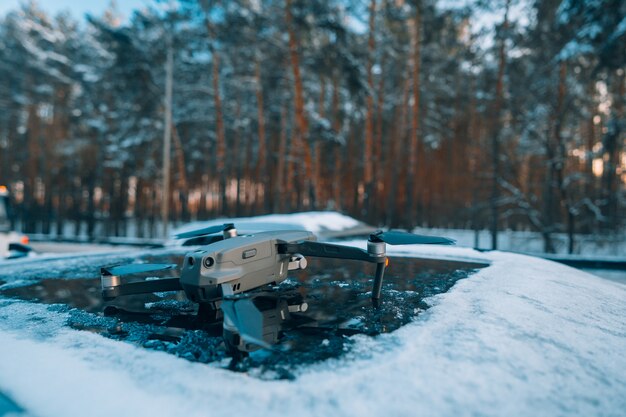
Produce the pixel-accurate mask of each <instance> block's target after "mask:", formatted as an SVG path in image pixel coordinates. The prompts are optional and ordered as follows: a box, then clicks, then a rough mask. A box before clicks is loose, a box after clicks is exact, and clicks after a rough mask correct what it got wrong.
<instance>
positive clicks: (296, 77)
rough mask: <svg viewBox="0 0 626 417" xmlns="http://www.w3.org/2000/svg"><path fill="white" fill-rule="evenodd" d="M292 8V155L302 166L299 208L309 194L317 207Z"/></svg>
mask: <svg viewBox="0 0 626 417" xmlns="http://www.w3.org/2000/svg"><path fill="white" fill-rule="evenodd" d="M291 8H292V3H291V0H286V7H285V20H286V23H287V30H288V34H289V57H290V61H291V69H292V71H293V81H294V98H295V116H296V123H295V125H296V129H295V132H294V135H293V141H292V143H291V149H290V155H291V158H292V161H298V162H300V165H299V166H298V167H295V170H294V174H296V178H297V181H296V185H297V187H296V192H297V194H298V195H299V196H300V198H299V201H298V206H301V204H302V199H303V198H304V193H307V192H308V194H309V206H315V204H316V202H315V188H316V187H317V184H316V183H315V178H313V175H312V174H313V172H312V169H311V168H312V167H311V165H312V163H311V147H310V145H309V143H308V141H307V134H308V122H307V119H306V115H305V113H304V94H303V87H302V76H301V74H300V52H299V51H300V49H299V45H298V40H297V38H296V33H295V28H294V25H293V16H292V12H291ZM292 163H293V162H292ZM290 171H291V170H290Z"/></svg>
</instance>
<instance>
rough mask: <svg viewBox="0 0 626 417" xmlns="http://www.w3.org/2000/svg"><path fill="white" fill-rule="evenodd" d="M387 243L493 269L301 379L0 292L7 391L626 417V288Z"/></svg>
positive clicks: (122, 399)
mask: <svg viewBox="0 0 626 417" xmlns="http://www.w3.org/2000/svg"><path fill="white" fill-rule="evenodd" d="M359 244H361V243H359ZM389 252H390V254H403V255H404V256H420V257H423V256H431V257H443V258H448V259H465V260H472V261H483V262H491V266H489V267H487V268H484V269H482V270H480V271H479V272H478V273H476V274H475V275H473V276H472V277H470V278H469V279H465V280H461V281H458V282H457V283H456V285H455V286H454V287H453V288H452V289H451V290H450V291H448V292H447V293H444V294H441V295H438V296H435V297H433V298H431V299H430V300H429V301H430V302H431V304H432V305H433V306H432V307H431V308H430V309H429V310H427V311H426V312H425V313H424V314H421V315H420V316H418V317H417V319H416V320H415V321H414V322H412V323H410V324H408V325H406V326H404V327H402V328H400V329H399V330H397V331H395V332H393V333H390V334H383V335H380V336H378V337H375V338H372V337H368V336H353V337H354V338H355V343H354V345H353V348H352V349H351V350H350V351H349V352H348V353H347V354H346V355H344V356H342V357H341V358H338V359H331V360H327V361H324V362H322V363H318V364H314V365H312V366H309V367H306V368H304V369H303V370H302V371H301V372H300V373H299V374H298V375H297V377H296V379H295V380H293V381H284V380H281V381H274V380H272V381H267V380H261V379H258V378H256V377H253V376H251V375H247V374H241V373H233V372H230V371H228V370H226V369H224V368H223V366H221V365H220V364H209V365H206V364H202V363H192V362H189V361H187V360H185V359H182V358H178V357H176V356H173V355H169V354H166V353H163V352H156V351H151V350H146V349H142V348H140V347H136V346H134V345H132V344H129V343H124V342H118V341H115V340H110V339H107V338H104V337H101V336H99V335H97V334H93V333H89V332H85V331H77V330H73V329H70V328H68V327H67V326H65V321H66V320H67V314H68V313H67V312H63V311H61V312H59V311H57V310H58V309H57V310H55V309H54V308H52V307H50V306H45V305H41V304H33V303H29V302H24V301H16V300H7V299H0V392H3V393H4V394H6V395H7V396H8V397H10V398H12V399H13V400H14V401H15V402H16V403H17V404H19V405H20V406H21V407H23V408H25V409H26V410H27V411H28V412H29V413H32V414H33V415H37V416H42V417H43V416H55V417H56V416H65V417H71V416H84V415H91V416H112V415H115V416H133V417H136V416H143V415H145V416H151V417H156V416H172V415H185V416H204V415H216V416H217V415H254V416H265V415H267V416H270V415H272V416H273V415H276V414H285V413H289V414H294V415H297V416H299V417H302V416H309V415H310V416H320V415H331V416H339V415H350V416H352V415H360V416H375V415H389V416H416V415H437V416H463V415H494V416H502V415H518V416H519V415H522V416H523V415H528V416H531V415H532V416H537V415H539V416H542V415H545V416H559V415H567V416H572V415H580V416H590V415H593V416H599V415H605V416H620V415H624V414H623V413H624V410H626V396H625V395H624V393H626V355H624V352H626V319H625V317H626V286H623V285H620V284H616V283H613V282H609V281H605V280H602V279H600V278H597V277H594V276H592V275H589V274H586V273H584V272H580V271H577V270H574V269H572V268H569V267H566V266H562V265H559V264H555V263H552V262H549V261H544V260H540V259H537V258H532V257H527V256H521V255H513V254H508V253H502V252H488V253H481V252H477V251H473V250H471V249H463V248H449V247H448V248H443V247H422V246H418V247H412V248H411V249H409V250H406V249H405V250H402V251H394V250H393V249H391V250H390V251H389Z"/></svg>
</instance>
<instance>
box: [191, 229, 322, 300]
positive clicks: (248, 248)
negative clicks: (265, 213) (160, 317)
mask: <svg viewBox="0 0 626 417" xmlns="http://www.w3.org/2000/svg"><path fill="white" fill-rule="evenodd" d="M315 240H316V237H315V235H314V234H313V233H311V232H307V231H291V230H287V231H271V232H261V233H256V234H253V235H244V236H237V237H234V238H228V239H224V240H222V241H219V242H215V243H212V244H210V245H207V246H204V247H202V248H200V249H198V250H195V251H193V252H190V253H188V254H187V255H186V256H185V260H184V262H183V267H182V270H181V276H180V285H181V286H182V288H183V290H184V291H185V294H186V295H187V297H188V298H189V299H190V300H191V301H193V302H196V303H214V302H217V301H219V300H220V299H221V298H223V297H224V296H230V295H235V294H240V293H243V292H247V291H251V290H254V289H257V288H260V287H263V286H266V285H268V284H278V283H280V282H282V281H284V280H285V279H286V278H287V272H288V271H292V270H297V269H304V268H306V259H305V258H304V257H303V256H298V254H282V253H278V247H279V245H280V244H286V243H295V242H301V241H315Z"/></svg>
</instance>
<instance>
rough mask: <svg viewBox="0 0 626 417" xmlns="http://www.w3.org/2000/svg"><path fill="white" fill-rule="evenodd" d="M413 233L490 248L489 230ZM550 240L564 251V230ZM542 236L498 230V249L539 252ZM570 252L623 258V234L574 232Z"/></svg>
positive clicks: (625, 247) (625, 253)
mask: <svg viewBox="0 0 626 417" xmlns="http://www.w3.org/2000/svg"><path fill="white" fill-rule="evenodd" d="M413 233H418V234H425V235H428V234H432V235H440V236H447V237H449V238H452V239H454V240H456V241H457V244H458V245H459V246H466V247H469V248H481V249H490V248H491V233H490V232H489V230H478V231H474V230H468V229H427V228H421V227H418V228H416V229H414V230H413ZM552 238H553V243H554V247H555V250H556V252H557V253H559V254H566V253H567V248H568V237H567V235H566V234H565V233H554V234H553V236H552ZM543 244H544V242H543V238H542V237H541V234H539V233H536V232H523V231H513V230H504V231H501V232H500V233H498V249H500V250H505V251H510V252H517V253H532V254H542V253H543ZM574 255H583V256H594V257H597V256H608V257H613V258H614V257H620V258H622V259H624V258H626V236H625V235H624V233H622V234H619V233H616V234H615V235H613V236H605V235H601V236H599V235H581V234H576V235H574Z"/></svg>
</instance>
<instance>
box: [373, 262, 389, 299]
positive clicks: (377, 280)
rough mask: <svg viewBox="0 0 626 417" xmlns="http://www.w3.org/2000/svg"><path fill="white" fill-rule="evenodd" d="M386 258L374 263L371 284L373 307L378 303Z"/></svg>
mask: <svg viewBox="0 0 626 417" xmlns="http://www.w3.org/2000/svg"><path fill="white" fill-rule="evenodd" d="M385 266H386V260H385V261H383V262H379V263H377V264H376V276H375V277H374V285H373V286H372V303H374V307H378V305H379V303H380V301H379V300H380V292H381V290H382V287H383V276H384V275H385Z"/></svg>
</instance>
